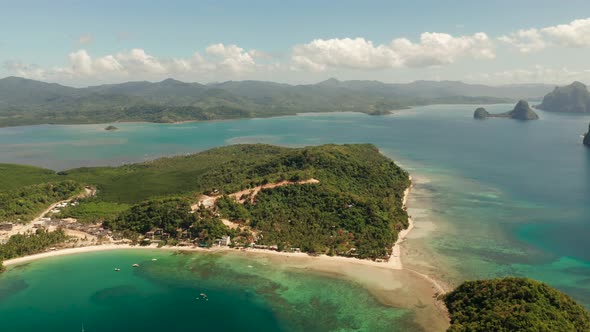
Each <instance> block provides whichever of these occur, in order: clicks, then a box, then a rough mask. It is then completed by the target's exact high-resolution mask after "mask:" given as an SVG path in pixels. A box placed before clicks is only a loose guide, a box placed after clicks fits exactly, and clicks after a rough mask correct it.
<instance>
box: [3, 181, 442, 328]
mask: <svg viewBox="0 0 590 332" xmlns="http://www.w3.org/2000/svg"><path fill="white" fill-rule="evenodd" d="M410 193H411V186H410V187H409V188H407V189H406V191H405V193H404V198H403V205H404V207H406V204H407V201H408V196H409V195H410ZM412 229H414V222H413V220H412V219H411V218H409V226H408V228H407V229H404V230H402V231H401V232H400V233H399V235H398V240H397V241H396V243H395V246H394V247H393V250H392V255H391V257H390V259H389V261H387V262H376V261H372V260H366V259H356V258H349V257H342V256H327V255H318V256H311V255H308V254H306V253H287V252H277V251H271V250H264V249H254V248H249V249H245V250H238V249H233V248H229V247H212V248H199V247H185V246H182V247H181V246H164V247H161V248H158V247H157V246H156V245H152V246H132V245H129V244H115V243H108V244H101V245H91V246H83V247H74V248H65V249H60V250H54V251H49V252H44V253H39V254H35V255H30V256H25V257H19V258H14V259H10V260H6V261H4V265H5V266H14V265H18V264H24V263H29V262H32V261H35V260H38V259H43V258H49V257H57V256H64V255H74V254H83V253H89V252H99V251H108V250H167V251H185V252H199V253H203V254H230V255H239V256H244V258H245V259H248V258H249V259H263V260H267V261H268V262H269V263H270V264H274V265H277V266H281V267H286V268H293V269H303V270H306V271H309V272H311V273H319V274H322V275H326V276H330V277H337V278H344V279H347V280H351V281H354V282H357V283H359V284H361V285H363V286H364V287H365V288H367V289H368V290H369V291H370V292H371V293H372V294H373V295H374V296H375V297H376V298H377V299H378V300H379V301H380V302H382V303H383V304H384V305H388V306H393V307H404V308H411V309H413V310H420V315H416V321H417V323H418V324H420V325H421V326H423V327H424V328H425V329H427V330H432V329H433V328H434V329H435V330H444V329H445V328H446V326H448V318H447V316H446V311H445V309H444V306H443V305H442V304H441V302H440V301H438V300H437V299H436V296H437V295H438V294H441V293H445V292H446V291H447V287H445V286H443V285H442V284H441V283H440V282H438V281H437V280H435V279H434V278H432V277H431V276H429V275H426V274H424V273H421V272H419V271H416V270H413V269H410V268H404V266H403V264H402V260H403V258H402V257H403V243H404V242H405V241H407V236H408V234H410V232H411V231H412ZM435 327H436V328H435Z"/></svg>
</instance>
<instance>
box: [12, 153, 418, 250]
mask: <svg viewBox="0 0 590 332" xmlns="http://www.w3.org/2000/svg"><path fill="white" fill-rule="evenodd" d="M0 166H2V167H3V169H4V170H5V172H2V173H0V183H6V184H7V188H10V189H8V190H4V193H2V191H3V190H2V189H0V197H1V195H4V196H5V197H6V199H7V200H10V198H11V197H12V198H14V199H18V200H20V201H23V200H27V199H29V197H28V196H27V192H29V191H31V192H32V189H33V187H31V186H35V185H41V184H46V183H63V182H64V181H67V182H69V181H72V182H74V183H77V184H79V185H90V186H93V187H95V188H96V189H97V195H96V197H94V198H91V199H87V200H82V201H81V202H80V204H79V205H77V206H76V207H71V208H69V209H66V210H64V211H63V214H62V217H74V218H77V219H79V220H80V221H82V222H84V221H89V222H97V221H106V225H108V226H109V227H110V228H112V229H114V230H117V231H127V232H133V233H138V234H141V235H143V233H144V232H146V231H149V230H150V228H151V227H159V228H164V229H170V230H171V232H172V233H176V230H177V229H178V228H183V227H184V228H188V227H189V226H193V227H191V229H202V228H203V227H205V226H204V225H206V228H207V229H208V231H207V232H209V233H211V232H217V233H219V232H221V234H220V235H223V230H222V229H223V227H224V226H223V225H222V224H220V221H219V219H218V218H217V217H215V216H212V215H209V214H206V213H204V212H203V213H202V214H201V215H200V216H201V217H199V218H200V219H199V218H197V219H194V218H195V217H194V215H189V210H188V208H187V207H188V206H190V205H191V204H195V203H196V202H197V201H198V199H199V198H200V196H201V195H202V194H204V193H205V194H210V195H211V194H212V193H215V194H216V195H224V194H231V193H234V192H237V191H240V190H244V189H248V188H253V187H256V186H259V185H263V184H267V183H276V182H280V181H289V180H290V181H300V180H307V179H312V178H313V179H317V180H318V181H319V183H314V184H305V185H290V186H285V187H277V188H272V189H264V190H262V191H261V192H260V193H259V194H258V196H256V201H255V202H253V203H248V204H243V205H240V204H239V203H237V202H234V201H231V200H229V199H227V198H224V199H223V200H222V201H223V204H222V205H220V206H218V207H217V208H218V209H219V212H220V213H221V215H220V217H225V218H228V219H231V220H233V221H236V222H238V223H240V224H241V225H243V226H248V227H251V228H253V229H254V230H256V231H257V232H259V233H260V234H262V235H263V236H261V237H260V238H259V241H258V243H259V244H264V245H278V246H280V247H281V248H294V247H295V248H301V250H303V251H307V252H315V253H333V254H339V255H348V254H351V253H354V255H357V256H359V257H372V258H377V257H384V256H387V255H388V254H389V252H390V250H391V247H392V246H393V243H394V242H395V240H396V239H397V233H398V231H400V230H401V229H403V228H405V227H407V225H408V217H407V213H406V211H405V210H404V209H403V207H402V198H403V193H404V190H405V189H406V188H407V187H408V186H409V185H410V180H409V176H408V174H407V173H406V172H405V171H404V170H402V169H401V168H400V167H398V166H397V165H396V164H395V163H394V162H393V161H391V160H390V159H388V158H386V157H385V156H383V155H381V154H380V153H379V151H378V150H377V148H376V147H375V146H373V145H324V146H318V147H306V148H296V149H291V148H282V147H276V146H269V145H235V146H228V147H222V148H216V149H212V150H208V151H205V152H201V153H197V154H194V155H189V156H179V157H171V158H162V159H157V160H154V161H150V162H145V163H139V164H131V165H126V166H121V167H92V168H79V169H72V170H69V171H65V172H60V173H51V172H48V171H47V170H42V169H37V173H38V174H33V173H35V172H34V170H33V169H32V168H29V167H21V166H15V165H0ZM19 172H22V174H23V175H22V176H19ZM4 174H10V179H4V178H3V177H4ZM32 179H37V180H38V181H34V180H32ZM19 183H22V184H21V185H19ZM23 191H24V193H23ZM17 196H18V197H17ZM31 198H33V199H36V198H35V196H34V195H33V196H31ZM9 203H10V202H9ZM7 206H12V205H10V204H7ZM7 214H8V215H10V211H7ZM205 220H206V221H205ZM0 221H1V220H0ZM143 222H145V223H146V224H145V225H143V224H142V223H143ZM147 223H150V224H147ZM217 233H216V234H217ZM199 234H200V235H199V236H204V235H202V234H204V233H202V232H200V233H199ZM195 236H197V235H195ZM204 237H206V236H204ZM205 240H207V241H210V240H211V239H210V238H206V239H205Z"/></svg>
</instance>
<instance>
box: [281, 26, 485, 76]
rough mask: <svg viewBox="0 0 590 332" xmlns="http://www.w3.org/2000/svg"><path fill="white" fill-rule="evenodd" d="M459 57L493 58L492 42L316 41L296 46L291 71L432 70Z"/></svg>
mask: <svg viewBox="0 0 590 332" xmlns="http://www.w3.org/2000/svg"><path fill="white" fill-rule="evenodd" d="M461 57H469V58H476V59H493V58H494V57H495V53H494V49H493V43H492V41H491V40H490V38H489V37H488V36H487V35H486V34H485V33H482V32H480V33H476V34H474V35H471V36H459V37H454V36H452V35H449V34H446V33H433V32H425V33H423V34H422V35H421V36H420V42H418V43H414V42H412V41H410V40H409V39H406V38H398V39H394V40H393V41H392V42H391V43H389V44H379V45H374V44H373V42H372V41H370V40H366V39H364V38H354V39H351V38H342V39H327V40H326V39H316V40H313V41H312V42H310V43H307V44H303V45H296V46H295V47H294V48H293V55H292V58H291V61H292V67H293V68H294V69H302V70H313V71H322V70H326V69H328V68H351V69H383V68H400V67H431V66H440V65H448V64H452V63H454V62H455V61H456V60H457V59H459V58H461Z"/></svg>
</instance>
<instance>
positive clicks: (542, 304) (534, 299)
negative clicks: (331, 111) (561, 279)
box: [444, 278, 590, 332]
mask: <svg viewBox="0 0 590 332" xmlns="http://www.w3.org/2000/svg"><path fill="white" fill-rule="evenodd" d="M444 300H445V303H446V305H447V308H448V310H449V315H450V318H451V327H450V328H449V329H448V331H449V332H467V331H472V332H488V331H497V332H512V331H515V332H516V331H520V332H556V331H560V332H561V331H563V332H565V331H571V332H582V331H590V313H588V311H586V309H584V307H583V306H581V305H580V304H578V303H576V302H575V301H574V300H573V299H572V298H570V297H569V296H567V295H565V294H563V293H562V292H560V291H558V290H556V289H554V288H552V287H550V286H548V285H546V284H544V283H541V282H538V281H534V280H531V279H526V278H504V279H494V280H478V281H468V282H465V283H464V284H462V285H461V286H459V287H457V289H455V290H454V291H452V292H451V293H449V294H447V295H446V296H445V298H444Z"/></svg>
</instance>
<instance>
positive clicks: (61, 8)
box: [0, 0, 590, 86]
mask: <svg viewBox="0 0 590 332" xmlns="http://www.w3.org/2000/svg"><path fill="white" fill-rule="evenodd" d="M0 4H1V6H2V8H3V10H2V12H1V13H0V21H1V22H3V25H4V28H3V29H0V77H6V76H20V77H25V78H30V79H36V80H42V81H48V82H57V83H61V84H64V85H69V86H87V85H98V84H104V83H119V82H125V81H138V80H149V81H160V80H163V79H166V78H169V77H173V78H175V79H179V80H182V81H187V82H201V83H208V82H216V81H226V80H267V81H276V82H285V83H315V82H318V81H321V80H324V79H327V78H330V77H336V78H338V79H341V80H351V79H363V80H380V81H383V82H387V83H403V82H410V81H415V80H460V81H464V82H467V83H483V84H489V85H500V84H513V83H550V84H567V83H570V82H571V81H574V80H578V81H582V82H586V83H588V82H590V67H589V66H588V64H587V59H588V58H589V57H588V56H589V55H590V2H588V1H579V0H573V1H568V2H567V4H557V3H555V2H554V1H547V0H541V1H531V0H525V1H519V2H518V3H512V2H510V1H506V0H501V1H495V2H494V3H483V2H475V1H465V0H462V1H455V2H453V4H452V5H451V4H448V3H442V2H439V1H434V0H431V1H425V0H420V1H414V2H412V3H411V4H410V3H405V2H392V1H364V2H362V3H361V2H356V1H348V0H347V1H325V2H322V3H320V4H318V3H316V2H312V1H299V2H297V3H291V4H283V3H275V2H271V1H251V2H248V3H242V2H239V1H236V0H233V1H199V2H193V1H175V2H174V4H170V3H166V2H164V1H153V2H149V3H146V2H143V1H137V0H134V1H126V2H125V3H124V4H120V3H118V2H116V1H112V0H108V1H101V2H100V3H97V4H93V3H70V2H67V1H64V0H58V1H53V2H45V1H18V2H16V1H6V0H2V1H0ZM584 13H586V14H584Z"/></svg>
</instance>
